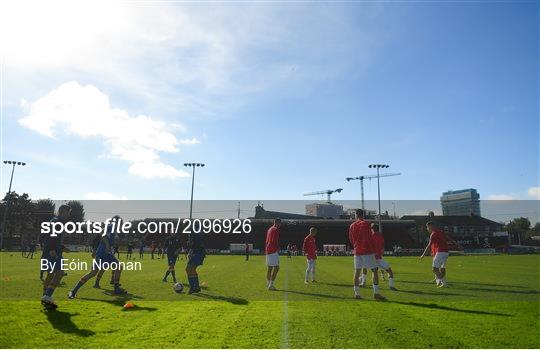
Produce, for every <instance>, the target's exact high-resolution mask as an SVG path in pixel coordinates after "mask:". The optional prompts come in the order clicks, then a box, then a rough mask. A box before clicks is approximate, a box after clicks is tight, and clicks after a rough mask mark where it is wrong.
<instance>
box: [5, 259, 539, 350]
mask: <svg viewBox="0 0 540 350" xmlns="http://www.w3.org/2000/svg"><path fill="white" fill-rule="evenodd" d="M133 255H134V256H135V255H136V254H133ZM64 258H79V259H84V260H88V261H90V256H89V254H88V253H70V254H65V256H64ZM124 258H125V256H124V254H122V256H121V259H122V260H123V259H124ZM0 259H1V261H0V263H1V266H0V272H1V276H0V347H1V348H13V347H18V348H36V347H38V348H72V347H76V348H81V347H83V348H177V347H182V348H184V347H188V348H280V347H291V348H306V347H307V348H373V347H391V348H396V347H398V348H409V347H420V348H429V347H437V348H454V347H469V348H471V347H472V348H477V347H482V348H485V347H492V348H501V347H502V348H540V337H539V336H538V334H540V332H539V331H540V316H539V312H540V269H539V266H540V256H538V255H529V256H503V255H501V256H468V257H467V256H462V257H457V256H451V257H450V258H449V262H448V280H449V285H450V286H449V288H443V289H441V288H437V287H435V285H434V284H433V283H430V282H429V281H430V280H431V279H432V278H433V276H432V274H431V272H430V270H431V268H430V266H431V261H430V260H431V259H429V258H427V259H424V261H422V262H419V261H418V258H415V257H401V258H392V257H387V258H385V259H387V261H388V262H389V263H390V264H391V265H392V268H393V269H394V271H395V280H396V287H397V288H398V289H399V290H398V291H390V290H388V285H387V282H382V281H381V293H382V294H384V295H385V296H386V297H387V298H388V301H386V302H376V301H374V300H373V299H372V291H371V288H365V289H363V290H362V291H361V293H362V296H363V297H364V299H363V300H354V299H352V295H353V291H352V286H351V280H352V273H353V271H352V257H320V258H319V260H318V262H317V276H316V277H317V280H318V281H319V283H317V284H313V285H304V283H303V278H304V270H305V259H304V258H303V257H293V258H292V259H287V258H286V257H281V258H280V263H281V271H280V273H279V275H278V279H277V281H276V286H277V288H278V289H279V291H276V292H270V291H267V290H266V281H265V270H266V267H265V265H264V257H263V256H253V257H251V259H250V260H249V261H248V262H246V261H244V257H243V256H212V255H211V256H208V257H207V258H206V260H205V263H204V265H203V266H202V267H200V268H199V271H200V276H201V281H202V282H203V283H204V285H206V287H205V289H204V290H203V293H201V294H200V295H192V296H188V295H186V294H185V293H183V294H176V293H174V292H173V290H172V282H169V283H164V282H162V281H161V279H162V278H163V274H164V272H165V270H166V265H167V263H166V259H154V260H151V259H150V256H149V255H146V256H145V258H144V260H143V268H142V271H125V272H124V274H123V276H122V280H123V281H122V285H123V287H125V288H126V289H127V290H128V291H129V292H130V293H132V295H131V296H130V297H128V298H117V297H114V296H112V295H110V291H111V289H112V288H110V287H111V286H110V285H109V284H108V280H109V278H110V272H107V273H106V274H105V276H104V277H103V280H102V282H101V285H102V288H103V289H101V290H99V289H94V288H92V285H93V280H91V281H89V282H88V283H87V284H86V285H85V286H84V287H83V288H81V290H80V291H79V293H78V298H77V299H75V300H68V299H67V297H66V295H67V292H68V291H69V289H70V288H71V287H73V285H74V284H75V283H76V282H77V280H78V279H79V278H80V277H81V276H82V275H83V274H84V272H81V271H71V272H69V273H68V276H66V277H65V278H64V280H63V282H65V284H64V285H62V286H61V287H59V288H57V290H56V292H55V294H54V298H55V299H56V301H57V302H58V304H59V308H58V309H57V310H56V311H44V310H43V309H42V307H41V305H40V303H39V298H40V296H41V288H42V287H41V283H40V281H39V279H38V276H39V265H38V261H39V255H38V256H37V257H36V258H34V260H29V259H25V258H22V257H21V256H20V253H2V254H0ZM137 261H139V260H137ZM184 265H185V261H181V260H179V261H178V264H177V277H178V278H179V280H180V281H182V282H183V283H184V284H187V283H186V282H187V281H186V278H185V273H184V271H183V269H184ZM127 300H131V301H133V302H134V303H135V305H136V306H135V307H134V308H132V309H123V308H122V306H123V305H124V303H125V302H126V301H127Z"/></svg>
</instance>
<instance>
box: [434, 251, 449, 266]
mask: <svg viewBox="0 0 540 350" xmlns="http://www.w3.org/2000/svg"><path fill="white" fill-rule="evenodd" d="M446 260H448V252H439V253H435V256H434V257H433V265H432V266H433V267H435V268H438V269H439V268H441V267H445V266H446Z"/></svg>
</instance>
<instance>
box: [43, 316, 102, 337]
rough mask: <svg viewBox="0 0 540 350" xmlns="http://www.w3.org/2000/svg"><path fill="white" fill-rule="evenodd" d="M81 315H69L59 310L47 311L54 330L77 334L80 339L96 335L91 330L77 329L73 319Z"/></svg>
mask: <svg viewBox="0 0 540 350" xmlns="http://www.w3.org/2000/svg"><path fill="white" fill-rule="evenodd" d="M77 315H79V313H73V314H72V313H69V312H64V311H58V310H49V311H47V319H48V320H49V322H50V324H51V325H52V326H53V328H54V329H57V330H59V331H60V332H62V333H69V334H75V335H78V336H79V337H90V336H92V335H94V334H95V332H93V331H91V330H89V329H81V328H79V327H77V325H76V324H75V323H73V321H72V320H71V317H73V316H77Z"/></svg>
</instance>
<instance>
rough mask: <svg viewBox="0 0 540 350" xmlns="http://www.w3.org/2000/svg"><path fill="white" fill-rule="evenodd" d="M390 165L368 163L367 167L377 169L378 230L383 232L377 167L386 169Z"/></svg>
mask: <svg viewBox="0 0 540 350" xmlns="http://www.w3.org/2000/svg"><path fill="white" fill-rule="evenodd" d="M389 167H390V166H389V165H388V164H370V165H369V168H374V169H377V197H378V202H379V232H381V233H382V232H383V231H382V230H383V228H382V222H381V185H380V177H381V175H380V174H379V169H386V168H389Z"/></svg>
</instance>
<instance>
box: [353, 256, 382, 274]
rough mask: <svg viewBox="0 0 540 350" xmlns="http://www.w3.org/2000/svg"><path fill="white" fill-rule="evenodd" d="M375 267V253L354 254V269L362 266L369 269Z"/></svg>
mask: <svg viewBox="0 0 540 350" xmlns="http://www.w3.org/2000/svg"><path fill="white" fill-rule="evenodd" d="M376 267H377V262H376V261H375V254H369V255H355V256H354V268H355V269H356V270H358V269H362V268H366V269H370V270H371V269H374V268H376Z"/></svg>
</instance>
